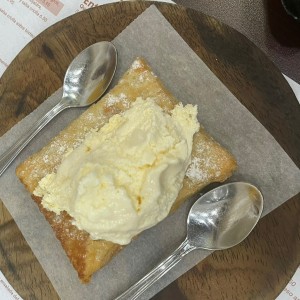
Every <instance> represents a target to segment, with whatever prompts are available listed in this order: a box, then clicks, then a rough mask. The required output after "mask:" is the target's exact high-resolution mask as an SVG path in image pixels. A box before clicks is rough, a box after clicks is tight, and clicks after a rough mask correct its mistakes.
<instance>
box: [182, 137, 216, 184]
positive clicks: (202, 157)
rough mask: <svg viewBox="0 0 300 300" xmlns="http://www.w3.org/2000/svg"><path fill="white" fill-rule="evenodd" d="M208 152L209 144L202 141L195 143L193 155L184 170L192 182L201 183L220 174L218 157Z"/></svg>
mask: <svg viewBox="0 0 300 300" xmlns="http://www.w3.org/2000/svg"><path fill="white" fill-rule="evenodd" d="M209 153H210V144H209V143H207V142H202V143H199V144H197V147H196V149H195V155H194V156H193V157H192V160H191V163H190V165H189V167H188V169H187V171H186V176H187V177H188V178H189V179H190V180H191V182H192V183H201V182H207V181H210V180H211V179H212V178H216V177H218V176H220V175H221V171H220V164H219V163H218V157H216V156H212V155H208V154H209Z"/></svg>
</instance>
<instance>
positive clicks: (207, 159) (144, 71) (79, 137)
mask: <svg viewBox="0 0 300 300" xmlns="http://www.w3.org/2000/svg"><path fill="white" fill-rule="evenodd" d="M137 97H142V98H143V99H147V98H149V97H150V98H152V99H155V102H156V103H157V104H159V105H160V106H161V107H162V108H163V109H164V110H166V111H169V110H171V109H173V108H174V106H175V105H176V104H177V103H178V101H177V99H175V98H174V96H173V95H172V94H171V93H170V92H169V91H167V90H166V89H165V87H164V86H163V84H162V83H161V81H160V80H159V79H158V78H157V77H156V76H155V75H154V74H153V72H152V70H151V68H150V67H149V65H148V64H147V63H146V62H145V61H144V60H143V59H141V58H137V59H136V60H135V61H134V62H133V64H132V66H131V67H130V69H129V70H128V71H127V72H126V73H125V74H124V75H123V77H122V78H121V80H120V81H119V83H118V84H117V85H116V86H115V87H114V88H113V89H112V90H111V91H110V92H109V93H108V94H106V95H105V96H104V97H103V98H102V99H101V101H99V102H98V103H96V104H94V105H92V106H91V107H89V108H88V109H87V110H86V111H85V112H84V113H83V114H82V115H81V116H80V117H79V118H77V119H76V120H74V121H73V122H72V123H71V124H70V125H69V126H68V127H67V128H65V129H64V130H63V131H61V132H60V133H59V134H58V135H57V136H56V137H54V138H53V140H52V141H51V142H50V143H49V144H48V145H46V146H45V147H44V148H42V149H41V150H40V151H39V152H37V153H35V154H33V155H32V156H31V157H29V158H28V159H26V160H25V161H24V162H23V163H21V164H20V165H19V166H18V168H17V170H16V174H17V176H18V177H19V179H20V180H21V182H22V183H23V184H24V185H25V187H26V189H27V190H28V191H29V193H30V194H31V195H32V198H33V199H34V201H35V202H36V203H37V204H38V206H39V209H40V211H41V212H42V213H43V214H44V216H45V218H46V219H47V221H48V222H49V223H50V225H51V226H52V228H53V231H54V233H55V235H56V237H57V238H58V239H59V241H60V242H61V244H62V247H63V249H64V250H65V252H66V254H67V256H68V257H69V259H70V261H71V263H72V264H73V266H74V268H75V269H76V271H77V272H78V276H79V278H80V279H81V281H82V282H84V283H87V282H89V280H90V278H91V276H92V274H93V273H94V272H96V271H97V270H99V269H100V268H102V267H103V266H104V265H105V264H107V263H108V262H109V261H110V259H111V258H112V257H113V256H114V255H115V254H116V253H117V252H118V251H120V250H121V249H122V246H121V245H118V244H115V243H112V242H108V241H104V240H92V239H91V238H90V237H89V234H88V233H87V232H85V231H83V230H79V229H78V228H77V227H76V226H75V225H72V218H71V217H70V216H69V215H68V214H67V213H66V212H65V211H63V212H61V213H60V215H57V214H55V213H54V212H51V211H48V210H47V209H45V208H44V207H43V206H42V204H41V200H42V199H41V198H40V197H37V196H34V195H33V192H34V190H35V188H36V187H37V185H38V183H39V181H40V180H41V179H42V178H43V177H44V176H45V175H47V174H49V173H52V172H55V170H56V168H57V167H58V166H59V164H60V162H61V160H62V158H63V157H64V155H65V154H66V153H67V152H68V151H69V149H70V148H76V147H77V146H78V145H79V144H80V143H81V142H82V141H83V139H84V137H85V135H86V134H87V133H88V132H90V131H91V130H99V128H101V127H102V126H103V125H104V124H105V123H106V122H107V121H108V119H109V118H110V117H111V116H113V115H114V114H117V113H120V112H122V111H124V110H126V109H128V108H129V106H130V103H131V102H133V101H135V100H136V98H137ZM235 168H236V161H235V159H234V157H233V156H232V155H231V154H230V153H229V152H228V151H227V150H226V149H224V148H223V147H222V146H221V145H220V144H218V143H217V142H216V141H214V140H213V138H212V137H210V136H209V135H208V134H207V133H206V132H205V130H204V128H203V127H200V130H199V131H198V132H197V133H196V134H195V135H194V139H193V150H192V161H191V164H190V166H189V168H188V170H187V172H186V176H185V178H184V181H183V187H182V189H181V190H180V192H179V195H178V197H177V199H176V201H175V202H174V204H173V206H172V209H171V212H172V211H174V210H175V209H176V208H178V207H179V206H180V205H181V204H182V203H183V202H184V201H185V200H187V199H188V198H189V197H190V196H192V195H194V194H195V193H197V192H199V191H200V190H201V189H202V188H203V187H205V186H207V185H208V184H210V183H213V182H222V181H224V180H226V179H227V178H228V177H230V176H231V174H232V172H233V171H234V170H235Z"/></svg>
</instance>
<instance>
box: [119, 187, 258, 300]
mask: <svg viewBox="0 0 300 300" xmlns="http://www.w3.org/2000/svg"><path fill="white" fill-rule="evenodd" d="M262 209H263V196H262V194H261V192H260V191H259V190H258V189H257V188H256V187H255V186H253V185H251V184H248V183H244V182H236V183H229V184H225V185H222V186H219V187H218V188H215V189H213V190H211V191H210V192H208V193H206V194H204V195H203V196H202V197H200V198H199V199H198V200H197V201H196V202H195V203H194V205H193V206H192V208H191V210H190V212H189V215H188V219H187V237H186V239H185V240H184V241H183V243H182V244H181V245H180V246H179V247H178V248H177V249H176V250H175V251H174V252H173V253H172V254H171V255H170V256H169V257H168V258H166V259H165V260H164V261H162V262H161V263H160V264H159V265H158V266H157V267H155V268H154V269H153V270H152V271H150V272H149V273H148V274H147V275H146V276H145V277H143V278H142V279H141V280H140V281H138V282H137V283H136V284H134V285H133V286H132V287H131V288H129V289H128V290H127V291H125V292H124V293H123V294H121V295H120V296H119V297H117V298H116V300H121V299H130V300H134V299H137V297H138V296H140V295H141V294H142V293H144V292H145V291H146V290H147V289H148V288H149V287H150V286H151V285H152V284H153V283H155V282H156V281H157V280H158V279H160V278H161V277H162V276H163V275H164V274H165V273H167V272H168V271H169V270H170V269H171V268H172V267H174V266H175V265H176V264H177V263H178V262H179V261H180V260H181V259H182V258H183V257H184V256H185V255H186V254H188V253H189V252H191V251H192V250H195V249H207V250H221V249H227V248H230V247H233V246H235V245H237V244H239V243H240V242H241V241H243V240H244V239H245V238H246V237H247V236H248V235H249V233H250V232H251V231H252V229H253V228H254V226H255V225H256V223H257V222H258V220H259V218H260V216H261V213H262Z"/></svg>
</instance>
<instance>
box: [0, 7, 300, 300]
mask: <svg viewBox="0 0 300 300" xmlns="http://www.w3.org/2000/svg"><path fill="white" fill-rule="evenodd" d="M150 4H151V2H149V3H145V2H121V3H117V4H110V5H105V6H99V7H96V8H93V9H90V10H86V11H83V12H81V13H79V14H76V15H74V16H72V17H70V18H67V19H65V20H63V21H62V22H59V23H57V24H55V25H53V26H52V27H50V28H49V29H47V30H46V31H44V32H43V33H42V34H40V35H39V36H38V37H36V38H35V39H34V40H33V41H32V42H30V43H29V44H28V45H27V46H26V47H25V48H24V49H23V50H22V51H21V52H20V53H19V55H18V56H17V58H16V59H15V60H14V61H13V62H12V64H11V65H10V66H9V68H8V69H7V70H6V72H5V73H4V75H3V77H2V78H1V82H0V135H2V134H4V133H5V132H6V131H7V130H8V129H9V128H11V127H12V126H13V125H14V124H16V123H17V122H18V121H20V120H21V119H22V118H24V117H25V116H26V115H27V114H29V113H30V112H31V111H33V110H34V109H35V108H36V107H37V106H38V105H39V104H40V103H42V102H43V101H44V100H45V99H46V98H47V97H49V96H50V95H51V94H52V93H53V92H54V91H56V90H57V89H58V88H59V87H60V86H61V85H62V81H63V77H64V74H65V71H66V69H67V67H68V65H69V63H70V62H71V60H72V59H73V58H74V56H76V54H78V53H79V52H80V51H81V50H82V49H84V48H85V47H87V46H89V45H90V44H93V43H95V42H98V41H101V40H112V39H113V38H114V37H115V36H116V35H118V33H119V32H121V31H122V30H123V29H124V28H125V27H126V26H127V25H128V24H129V23H130V22H131V21H132V20H134V19H135V18H136V17H137V16H138V15H139V14H140V13H142V12H143V11H144V10H145V9H146V8H147V7H149V5H150ZM156 6H157V7H158V8H159V10H160V11H161V12H162V14H163V15H164V16H165V17H166V18H167V20H168V21H169V22H170V23H171V24H172V25H173V27H174V28H175V29H176V30H177V31H178V33H179V34H180V35H181V36H182V37H183V38H184V39H185V40H186V42H187V43H188V44H189V45H190V47H191V48H192V49H193V50H194V51H195V52H196V53H197V54H198V55H199V57H200V58H201V59H202V60H203V61H204V62H205V63H206V64H207V65H208V66H209V67H210V68H211V70H212V71H213V72H214V73H215V74H216V75H217V76H218V77H219V78H220V80H221V81H222V82H223V83H224V84H225V85H226V86H227V87H228V88H229V89H230V90H231V91H232V93H233V94H234V95H235V96H236V97H237V98H238V99H239V100H240V101H241V102H242V103H243V104H244V105H245V106H246V107H247V108H248V109H249V110H250V111H251V112H252V113H253V114H254V115H255V117H256V118H257V119H258V120H259V121H260V122H261V123H262V124H263V125H264V126H265V127H266V128H267V129H268V130H269V131H270V132H271V134H272V135H273V136H274V137H275V138H276V140H277V141H278V142H279V143H280V145H281V146H282V147H283V149H284V150H285V151H286V152H287V153H288V155H289V156H290V157H291V158H292V159H293V161H294V162H295V163H296V164H297V165H298V166H300V151H299V149H300V134H299V130H300V111H299V104H298V102H297V99H296V98H295V96H294V94H293V93H292V91H291V89H290V87H289V85H288V84H287V83H286V81H285V80H284V78H283V76H282V75H281V73H280V72H279V70H278V69H277V68H276V67H275V66H274V65H273V63H272V62H271V61H270V60H269V59H268V58H267V57H266V56H265V54H263V53H262V52H261V51H260V50H259V49H258V48H257V47H256V46H254V44H252V43H251V42H250V41H249V40H247V39H246V38H245V37H244V36H243V35H241V34H239V33H238V32H237V31H235V30H233V29H231V28H230V27H228V26H225V25H224V24H221V23H220V22H218V21H217V20H216V19H214V18H212V17H208V16H206V15H203V14H201V13H200V12H197V11H194V10H192V9H187V8H184V7H181V6H175V5H170V4H163V3H156ZM1 188H3V187H1ZM287 188H288V187H287ZM299 198H300V194H298V195H297V196H295V197H294V198H293V199H290V200H289V201H287V202H286V203H285V204H284V205H282V206H280V207H279V208H277V209H276V210H275V211H274V212H272V213H270V214H269V215H267V216H266V217H264V218H263V219H262V220H261V222H259V224H258V226H257V227H256V229H255V230H254V232H253V233H252V234H251V235H250V236H249V237H248V238H247V239H246V240H245V241H244V242H243V243H241V244H240V245H238V246H236V247H234V248H232V249H230V250H225V251H221V252H215V253H214V254H212V255H211V256H209V257H208V258H207V259H205V260H204V261H203V262H201V263H200V264H198V265H197V266H195V267H194V268H193V269H192V270H190V271H189V272H187V273H186V274H184V275H183V276H181V277H180V278H179V279H178V280H176V281H175V282H174V283H172V284H171V285H170V286H168V287H167V288H165V289H164V290H163V291H161V292H160V293H159V294H157V295H156V296H155V297H154V299H156V300H158V299H274V298H275V297H276V295H278V293H279V292H280V291H281V290H282V289H283V288H284V287H285V285H286V284H287V283H288V281H289V280H290V278H291V276H292V275H293V273H294V272H295V270H296V268H297V266H298V265H299V264H300V219H299V214H300V201H299V200H300V199H299ZM0 226H1V230H0V254H1V255H0V269H1V271H2V272H3V273H4V275H5V276H6V277H7V279H8V281H9V282H10V283H11V284H12V286H13V287H14V288H15V289H16V290H17V292H18V293H19V294H20V295H21V296H22V297H23V298H24V299H58V296H57V294H56V292H55V290H54V289H53V287H52V285H51V283H50V282H49V280H48V278H47V276H46V274H45V273H44V271H43V269H42V268H41V266H40V264H39V263H38V261H37V260H36V258H35V257H34V255H33V253H32V251H31V249H30V248H29V246H28V245H27V243H26V241H25V240H24V238H23V236H22V234H21V233H20V231H19V229H18V228H17V226H16V224H15V223H14V221H13V219H12V217H11V216H10V214H9V212H8V211H7V210H6V208H5V207H4V205H3V204H1V206H0Z"/></svg>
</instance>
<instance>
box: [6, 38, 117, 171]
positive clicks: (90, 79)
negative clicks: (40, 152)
mask: <svg viewBox="0 0 300 300" xmlns="http://www.w3.org/2000/svg"><path fill="white" fill-rule="evenodd" d="M116 66H117V50H116V48H115V47H114V45H113V44H112V43H110V42H106V41H104V42H99V43H96V44H93V45H91V46H89V47H87V48H86V49H84V50H83V51H82V52H80V53H79V54H78V55H77V56H76V57H75V59H74V60H73V61H72V62H71V64H70V66H69V68H68V70H67V72H66V75H65V79H64V84H63V96H62V99H61V101H60V102H59V103H58V104H57V105H56V106H54V107H53V108H52V109H51V110H50V111H49V112H48V113H47V114H46V115H44V116H43V117H42V118H41V119H40V120H38V121H37V122H36V123H35V124H33V126H32V127H31V128H30V129H29V131H28V132H27V133H26V135H25V136H24V137H22V138H21V139H20V140H19V141H17V142H16V143H15V144H14V145H12V146H11V147H10V148H9V149H8V150H7V151H6V152H5V153H3V154H2V155H0V176H1V175H2V174H3V173H4V171H5V170H6V169H7V168H8V166H9V165H10V164H11V163H12V162H13V161H14V159H15V158H16V157H17V156H18V155H19V153H20V152H21V151H22V150H23V149H24V148H25V147H26V145H28V143H29V142H30V141H31V140H32V139H33V138H34V137H35V136H36V135H37V133H38V132H39V131H40V130H41V129H42V128H44V127H45V125H47V124H48V123H49V122H50V121H51V120H52V119H53V118H54V117H55V116H56V115H57V114H59V113H60V112H61V111H63V110H64V109H66V108H70V107H84V106H88V105H90V104H92V103H94V102H95V101H97V100H98V99H99V98H100V97H101V96H102V95H103V93H104V92H105V90H106V89H107V88H108V86H109V84H110V82H111V80H112V78H113V76H114V73H115V70H116Z"/></svg>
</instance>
